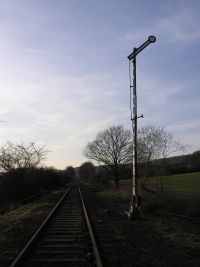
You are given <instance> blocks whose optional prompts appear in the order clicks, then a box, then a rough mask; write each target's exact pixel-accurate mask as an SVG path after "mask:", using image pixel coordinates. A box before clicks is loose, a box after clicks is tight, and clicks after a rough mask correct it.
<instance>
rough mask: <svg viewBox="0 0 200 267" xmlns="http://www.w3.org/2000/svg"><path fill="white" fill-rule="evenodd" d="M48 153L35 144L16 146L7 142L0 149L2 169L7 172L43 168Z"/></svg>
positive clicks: (0, 165) (0, 166)
mask: <svg viewBox="0 0 200 267" xmlns="http://www.w3.org/2000/svg"><path fill="white" fill-rule="evenodd" d="M47 153H48V151H46V150H45V149H44V146H43V147H37V146H36V144H35V143H34V142H32V143H30V144H28V145H24V144H23V143H22V144H20V145H15V144H13V143H11V142H7V143H6V144H5V145H4V146H2V147H1V148H0V168H1V169H2V170H3V171H5V172H10V171H12V170H16V169H31V168H36V167H39V166H41V164H42V163H43V161H44V160H45V159H46V155H47Z"/></svg>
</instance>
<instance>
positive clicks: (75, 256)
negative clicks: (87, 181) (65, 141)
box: [10, 184, 103, 267]
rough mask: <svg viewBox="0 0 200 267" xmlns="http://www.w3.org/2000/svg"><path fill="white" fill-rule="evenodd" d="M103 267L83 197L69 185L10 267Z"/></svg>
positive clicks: (77, 189) (74, 185)
mask: <svg viewBox="0 0 200 267" xmlns="http://www.w3.org/2000/svg"><path fill="white" fill-rule="evenodd" d="M19 266H24V267H25V266H33V267H35V266H37V267H41V266H42V267H45V266H48V267H49V266H85V267H86V266H90V267H91V266H97V267H103V264H102V261H101V257H100V253H99V250H98V247H97V244H96V241H95V236H94V233H93V229H92V227H91V223H90V220H89V216H88V213H87V209H86V206H85V203H84V199H83V196H82V194H81V190H80V187H79V185H78V184H72V185H71V186H70V187H69V188H68V189H67V191H66V192H65V193H64V195H63V197H62V198H61V199H60V201H59V202H58V203H57V205H56V206H55V208H54V209H53V210H52V212H51V213H50V214H49V216H48V217H47V218H46V219H45V221H44V222H43V223H42V225H41V226H40V227H39V229H38V230H37V231H36V232H35V234H34V235H33V236H32V237H31V239H30V240H29V241H28V243H27V244H26V245H25V247H24V248H23V249H22V251H21V252H20V253H19V254H18V256H17V257H16V259H15V260H14V261H13V263H12V264H11V265H10V267H19Z"/></svg>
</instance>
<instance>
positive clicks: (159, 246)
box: [87, 189, 200, 267]
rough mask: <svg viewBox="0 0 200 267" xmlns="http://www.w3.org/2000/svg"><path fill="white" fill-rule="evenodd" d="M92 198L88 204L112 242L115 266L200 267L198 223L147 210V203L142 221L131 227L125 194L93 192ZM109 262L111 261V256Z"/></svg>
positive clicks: (144, 206) (199, 228)
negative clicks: (126, 212)
mask: <svg viewBox="0 0 200 267" xmlns="http://www.w3.org/2000/svg"><path fill="white" fill-rule="evenodd" d="M127 192H128V191H127ZM91 194H92V195H91V199H92V201H88V203H87V204H88V207H91V209H92V211H93V213H94V215H93V214H92V216H94V219H95V218H96V220H97V221H98V222H99V227H98V228H100V229H101V228H102V229H103V230H102V231H103V232H104V233H105V235H106V237H107V238H109V240H112V242H113V244H112V248H113V249H114V250H115V254H114V256H113V257H115V261H116V264H115V266H137V267H143V266H145V267H152V266H156V267H163V266H165V267H169V266H170V267H172V266H173V267H179V266H182V267H188V266H193V267H197V266H199V265H200V257H199V255H200V237H199V235H198V233H199V231H200V226H199V223H197V222H196V221H192V220H186V219H182V218H177V217H174V216H166V215H163V214H157V213H155V212H152V210H151V211H150V210H145V209H146V207H147V205H148V201H146V200H147V199H145V202H143V219H142V220H140V221H135V222H133V223H129V220H128V217H127V215H126V214H125V211H127V210H128V207H129V196H127V195H126V194H125V190H121V191H120V189H119V190H118V192H116V191H98V192H95V190H92V193H91ZM87 195H89V193H87ZM95 195H96V197H95ZM146 197H148V196H146ZM94 199H96V200H95V201H94ZM107 229H109V232H107ZM97 233H98V231H97ZM100 234H101V233H100ZM106 237H105V238H106ZM100 239H101V237H100ZM106 260H107V261H109V256H108V258H107V259H106ZM107 266H110V265H109V264H108V265H107ZM111 266H113V265H111Z"/></svg>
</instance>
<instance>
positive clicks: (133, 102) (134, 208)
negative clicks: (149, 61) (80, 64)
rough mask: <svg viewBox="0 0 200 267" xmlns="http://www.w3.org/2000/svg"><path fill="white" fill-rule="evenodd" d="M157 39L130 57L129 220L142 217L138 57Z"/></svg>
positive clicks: (154, 39) (145, 43) (153, 37)
mask: <svg viewBox="0 0 200 267" xmlns="http://www.w3.org/2000/svg"><path fill="white" fill-rule="evenodd" d="M155 41H156V37H155V36H153V35H151V36H149V38H148V40H147V41H146V42H144V43H143V44H142V45H141V46H140V47H138V48H134V49H133V52H132V53H131V54H130V55H129V56H128V59H129V60H130V62H132V63H133V73H132V78H133V79H132V81H131V80H130V110H131V121H132V129H133V181H132V199H131V206H130V209H129V218H130V219H131V220H137V219H138V218H139V217H140V206H141V204H140V196H139V194H138V170H137V166H138V164H137V119H138V118H140V117H143V115H141V116H139V117H138V116H137V91H136V56H137V55H138V54H139V53H140V52H141V51H142V50H143V49H144V48H145V47H147V46H148V45H149V44H151V43H155Z"/></svg>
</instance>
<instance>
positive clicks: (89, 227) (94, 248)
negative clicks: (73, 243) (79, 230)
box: [78, 184, 103, 267]
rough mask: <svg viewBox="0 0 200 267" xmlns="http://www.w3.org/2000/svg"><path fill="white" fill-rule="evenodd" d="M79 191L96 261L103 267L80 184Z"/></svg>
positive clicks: (99, 266)
mask: <svg viewBox="0 0 200 267" xmlns="http://www.w3.org/2000/svg"><path fill="white" fill-rule="evenodd" d="M78 189H79V194H80V198H81V202H82V206H83V211H84V215H85V220H86V223H87V228H88V231H89V235H90V239H91V242H92V249H93V253H94V256H95V259H96V266H97V267H103V263H102V260H101V257H100V253H99V250H98V246H97V243H96V240H95V236H94V232H93V230H92V226H91V223H90V219H89V216H88V212H87V209H86V206H85V202H84V200H83V196H82V193H81V189H80V186H79V184H78Z"/></svg>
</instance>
